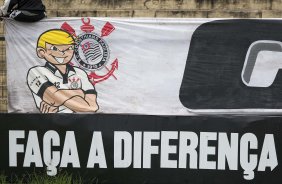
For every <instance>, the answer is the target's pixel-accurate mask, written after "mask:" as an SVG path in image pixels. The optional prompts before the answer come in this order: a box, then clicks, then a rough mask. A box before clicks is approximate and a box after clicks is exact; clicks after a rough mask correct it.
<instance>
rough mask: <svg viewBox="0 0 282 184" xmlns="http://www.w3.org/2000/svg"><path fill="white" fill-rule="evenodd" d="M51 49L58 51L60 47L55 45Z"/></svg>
mask: <svg viewBox="0 0 282 184" xmlns="http://www.w3.org/2000/svg"><path fill="white" fill-rule="evenodd" d="M50 49H51V50H53V51H58V48H57V47H55V46H54V45H53V46H52V47H51V48H50Z"/></svg>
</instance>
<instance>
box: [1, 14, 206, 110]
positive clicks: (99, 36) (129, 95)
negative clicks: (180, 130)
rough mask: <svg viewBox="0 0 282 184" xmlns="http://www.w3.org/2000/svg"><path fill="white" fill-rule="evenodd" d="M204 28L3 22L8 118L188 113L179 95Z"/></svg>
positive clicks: (159, 23)
mask: <svg viewBox="0 0 282 184" xmlns="http://www.w3.org/2000/svg"><path fill="white" fill-rule="evenodd" d="M203 22H204V21H199V20H198V21H194V24H191V21H188V20H185V19H183V20H181V19H175V20H166V19H159V20H153V19H113V18H108V19H107V18H55V19H46V20H43V21H40V22H37V23H31V24H25V23H20V22H16V21H13V20H9V19H7V20H6V22H5V23H6V42H7V63H8V85H9V112H16V113H73V112H77V113H85V112H86V113H114V114H116V113H117V114H156V115H169V114H171V115H176V114H178V115H183V114H189V112H188V111H187V108H185V107H184V106H183V105H182V104H181V102H180V100H179V89H180V85H181V81H182V78H183V72H184V68H185V63H186V58H187V54H188V53H187V51H188V48H189V39H190V38H191V36H192V33H193V32H194V30H195V29H196V28H197V27H198V26H199V25H200V24H201V23H203Z"/></svg>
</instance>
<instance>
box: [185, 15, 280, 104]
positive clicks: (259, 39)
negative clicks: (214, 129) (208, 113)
mask: <svg viewBox="0 0 282 184" xmlns="http://www.w3.org/2000/svg"><path fill="white" fill-rule="evenodd" d="M281 32H282V22H281V21H280V20H252V19H248V20H217V21H212V22H208V23H205V24H202V25H201V26H199V27H198V28H197V30H196V31H195V32H194V34H193V36H192V39H191V44H190V48H189V51H188V52H189V54H188V58H187V63H186V68H185V73H184V77H183V82H182V86H181V90H180V100H181V102H182V103H183V105H184V106H185V107H187V108H189V109H191V110H201V109H212V110H215V109H227V110H228V109H281V108H282V100H281V90H282V82H281V81H282V73H281V72H278V73H277V75H276V74H275V75H274V76H273V79H272V80H274V82H273V83H270V84H269V86H263V87H261V86H253V87H250V86H247V85H246V84H244V82H243V81H244V80H245V81H246V83H247V82H250V77H251V76H252V73H253V72H254V71H253V70H255V69H254V65H255V62H256V59H257V57H258V54H259V52H260V51H275V52H278V53H279V52H282V48H281V45H280V43H282V37H281ZM248 51H250V52H249V53H248ZM279 60H280V59H278V61H279ZM244 63H245V65H246V69H245V70H243V67H244ZM273 64H274V62H269V64H268V65H265V66H263V68H264V71H260V72H261V74H260V78H258V79H257V80H259V81H265V80H266V78H271V75H270V73H267V72H269V71H268V68H269V66H271V65H273ZM278 69H280V68H277V70H278ZM266 73H267V74H266Z"/></svg>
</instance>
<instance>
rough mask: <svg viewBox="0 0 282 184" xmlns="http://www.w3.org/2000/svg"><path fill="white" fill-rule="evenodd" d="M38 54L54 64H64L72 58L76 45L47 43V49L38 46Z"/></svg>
mask: <svg viewBox="0 0 282 184" xmlns="http://www.w3.org/2000/svg"><path fill="white" fill-rule="evenodd" d="M37 54H38V56H39V57H40V58H42V59H45V60H46V61H48V62H50V63H52V64H54V65H64V64H67V63H68V62H70V61H71V60H72V57H73V54H74V46H73V45H72V44H69V45H52V44H49V43H46V49H43V48H38V49H37Z"/></svg>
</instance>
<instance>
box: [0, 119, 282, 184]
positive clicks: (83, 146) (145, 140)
mask: <svg viewBox="0 0 282 184" xmlns="http://www.w3.org/2000/svg"><path fill="white" fill-rule="evenodd" d="M0 119H1V128H0V143H1V144H0V145H1V146H2V147H1V152H0V163H1V164H0V170H2V171H5V172H6V173H16V174H22V173H26V172H28V171H30V172H33V171H34V169H35V170H41V171H46V170H47V173H48V172H49V174H52V173H53V174H54V173H56V172H61V171H68V172H70V173H74V174H76V173H79V174H80V175H81V176H86V177H97V178H99V180H100V181H103V183H160V184H163V183H193V184H198V183H199V184H200V183H217V184H226V183H230V184H231V183H234V184H238V183H256V184H259V183H269V184H270V183H281V182H282V175H281V173H282V172H281V171H282V167H281V161H282V142H281V136H282V124H281V118H280V117H244V116H230V117H213V116H209V117H208V116H201V117H161V116H137V115H136V116H133V115H131V116H129V115H71V114H64V115H59V114H57V115H40V114H37V115H32V114H17V115H15V114H1V115H0Z"/></svg>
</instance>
